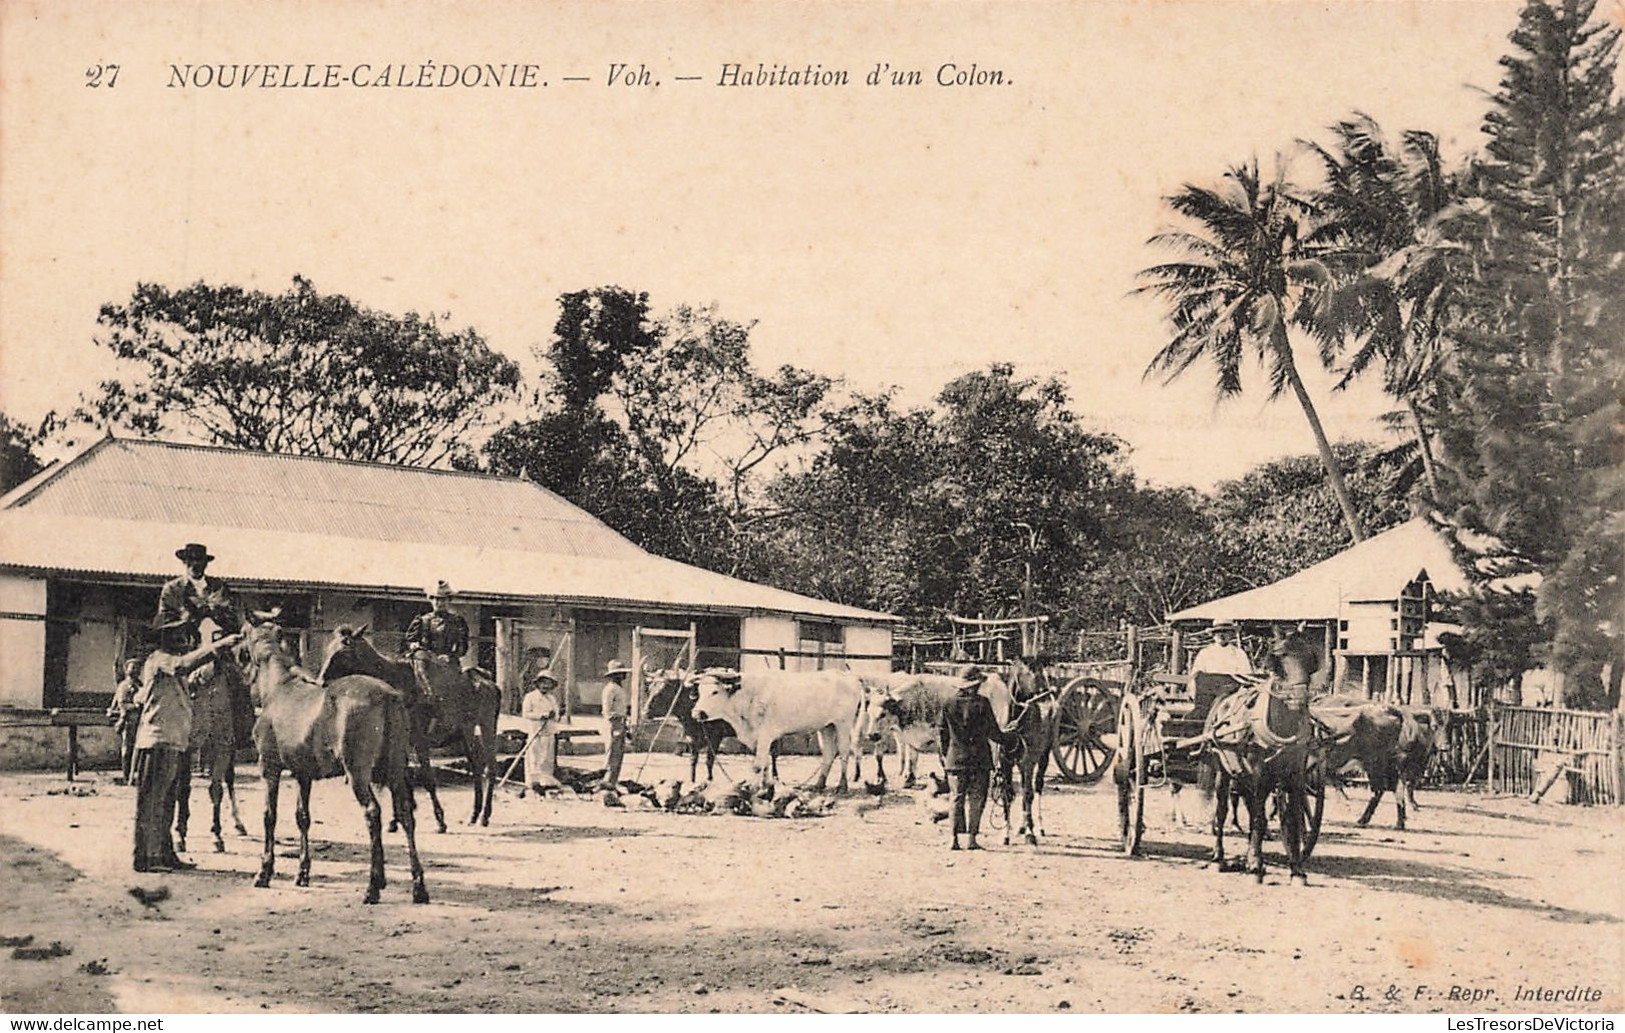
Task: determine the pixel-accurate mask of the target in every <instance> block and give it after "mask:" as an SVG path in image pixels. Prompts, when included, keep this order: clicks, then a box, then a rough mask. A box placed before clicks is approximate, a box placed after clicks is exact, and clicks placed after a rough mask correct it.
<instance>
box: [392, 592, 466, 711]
mask: <svg viewBox="0 0 1625 1033" xmlns="http://www.w3.org/2000/svg"><path fill="white" fill-rule="evenodd" d="M452 594H453V593H452V590H451V585H449V584H447V583H446V582H444V581H436V582H435V583H434V584H433V585H431V586H429V589H428V592H427V595H428V597H429V605H430V606H431V607H432V609H431V610H430V611H429V612H428V613H420V614H418V615H417V616H416V617H413V618H412V623H411V624H409V625H407V628H406V654H407V656H408V657H410V658H411V661H412V673H413V674H414V675H416V681H417V689H418V698H416V699H409V700H407V701H406V705H407V706H408V707H417V706H429V707H434V706H435V697H436V692H435V682H436V681H439V682H441V684H443V685H444V684H447V683H448V682H450V681H452V679H455V680H456V682H457V683H460V684H462V685H463V686H465V687H466V686H467V679H466V678H465V677H464V676H463V673H462V659H463V655H464V654H465V653H467V652H468V622H467V621H465V620H464V619H463V618H462V616H461V615H460V614H456V613H453V612H452V611H451V609H450V602H451V598H452Z"/></svg>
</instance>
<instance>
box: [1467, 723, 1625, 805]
mask: <svg viewBox="0 0 1625 1033" xmlns="http://www.w3.org/2000/svg"><path fill="white" fill-rule="evenodd" d="M1493 721H1494V724H1493V731H1492V732H1491V739H1490V768H1491V772H1492V774H1491V780H1492V787H1493V788H1494V789H1495V790H1496V791H1497V792H1503V793H1516V794H1519V795H1524V794H1533V793H1536V792H1540V791H1543V790H1544V791H1546V792H1553V791H1556V792H1557V794H1558V799H1559V800H1564V801H1567V802H1570V803H1583V804H1617V803H1620V802H1621V795H1620V788H1621V781H1622V775H1621V770H1620V769H1621V738H1622V736H1621V729H1620V722H1621V716H1620V715H1619V714H1615V713H1596V712H1592V711H1585V710H1557V709H1553V708H1549V707H1497V708H1496V709H1495V711H1494V718H1493ZM1565 782H1566V783H1567V786H1568V791H1567V792H1566V793H1565V792H1563V791H1562V789H1563V784H1564V783H1565Z"/></svg>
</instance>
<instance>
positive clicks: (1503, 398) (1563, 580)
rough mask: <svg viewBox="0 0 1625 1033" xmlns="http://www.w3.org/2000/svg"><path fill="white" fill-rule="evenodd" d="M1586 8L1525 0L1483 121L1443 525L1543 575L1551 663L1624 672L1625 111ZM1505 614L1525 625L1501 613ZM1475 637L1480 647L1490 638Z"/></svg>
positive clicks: (1616, 34) (1614, 46)
mask: <svg viewBox="0 0 1625 1033" xmlns="http://www.w3.org/2000/svg"><path fill="white" fill-rule="evenodd" d="M1595 7H1596V4H1595V0H1556V2H1552V3H1546V2H1541V0H1530V2H1529V3H1528V4H1526V5H1525V7H1524V9H1523V12H1522V14H1521V16H1520V18H1519V22H1518V27H1517V29H1516V30H1515V31H1514V33H1513V35H1512V45H1513V48H1514V49H1513V53H1512V54H1510V55H1509V56H1507V57H1505V58H1503V59H1502V62H1501V64H1502V67H1503V69H1504V73H1503V76H1502V80H1501V85H1500V89H1499V90H1498V91H1497V92H1496V93H1495V95H1494V96H1493V98H1491V108H1490V112H1489V114H1488V115H1487V116H1486V118H1485V126H1484V128H1485V131H1486V133H1487V134H1488V135H1489V137H1490V143H1489V145H1488V148H1487V153H1486V154H1485V156H1484V159H1483V162H1482V163H1481V169H1480V179H1481V187H1480V190H1481V192H1482V196H1483V198H1484V200H1485V201H1486V202H1487V208H1488V215H1487V219H1486V221H1485V223H1484V225H1483V226H1482V227H1481V229H1480V232H1479V233H1478V234H1477V235H1476V239H1475V240H1474V241H1473V242H1472V243H1473V246H1474V250H1473V257H1474V260H1475V264H1476V267H1477V269H1478V275H1477V276H1476V277H1475V279H1474V283H1473V292H1474V293H1473V297H1472V298H1471V301H1472V306H1471V316H1470V325H1469V327H1468V328H1467V331H1466V333H1465V335H1464V336H1465V340H1464V342H1463V346H1462V347H1461V349H1460V350H1459V356H1458V364H1459V367H1460V378H1461V385H1460V390H1459V393H1458V394H1457V395H1456V396H1455V397H1454V398H1453V399H1451V404H1450V405H1449V407H1448V409H1447V411H1446V412H1445V413H1444V414H1443V415H1444V419H1443V421H1442V433H1441V434H1440V443H1441V449H1440V459H1441V464H1440V465H1441V467H1442V471H1441V472H1442V473H1443V475H1444V480H1445V481H1446V485H1445V490H1446V494H1447V496H1448V498H1449V500H1450V502H1451V503H1452V505H1451V510H1450V514H1449V515H1450V516H1451V518H1452V519H1453V520H1454V521H1455V522H1456V523H1458V524H1459V525H1461V526H1464V527H1467V528H1470V529H1472V530H1476V531H1481V532H1487V533H1488V534H1490V535H1493V536H1494V537H1495V539H1497V540H1498V541H1499V543H1500V544H1501V546H1502V547H1503V549H1504V552H1503V555H1502V556H1501V557H1500V559H1501V561H1502V562H1501V564H1500V566H1499V568H1498V570H1499V571H1502V572H1506V571H1512V572H1517V571H1532V572H1536V573H1538V574H1539V575H1540V576H1541V583H1540V587H1539V590H1538V593H1537V596H1536V616H1537V617H1538V618H1539V619H1540V621H1541V622H1542V624H1544V625H1545V626H1546V627H1547V630H1548V633H1549V634H1550V635H1551V644H1550V650H1549V659H1550V661H1551V662H1552V663H1553V664H1554V665H1555V666H1556V667H1558V668H1559V669H1563V670H1566V671H1568V672H1570V673H1571V674H1575V675H1582V676H1584V677H1582V678H1581V679H1580V684H1581V685H1583V686H1586V688H1585V689H1584V690H1582V691H1584V692H1587V693H1589V692H1592V691H1595V692H1597V693H1598V694H1599V695H1600V694H1601V683H1600V682H1598V681H1597V680H1596V679H1595V677H1594V675H1595V674H1597V673H1599V672H1600V671H1601V669H1602V668H1603V666H1604V665H1610V666H1611V668H1612V671H1613V679H1612V680H1613V684H1612V686H1611V695H1612V696H1613V698H1614V699H1616V700H1617V698H1618V692H1619V687H1618V683H1619V672H1620V670H1621V667H1622V666H1625V639H1622V635H1621V626H1620V622H1621V613H1620V606H1621V580H1620V575H1621V568H1622V567H1625V552H1622V540H1625V472H1622V460H1625V427H1622V423H1621V420H1620V399H1621V397H1622V396H1625V347H1622V345H1621V342H1622V341H1625V112H1622V109H1621V106H1620V103H1619V101H1618V99H1617V98H1616V96H1615V82H1616V73H1617V68H1618V58H1619V51H1620V30H1619V29H1618V28H1616V27H1613V26H1611V25H1609V24H1608V23H1607V21H1606V19H1602V18H1596V19H1594V18H1593V12H1594V9H1595ZM1507 619H1509V620H1512V619H1517V620H1522V619H1523V618H1522V617H1520V616H1518V615H1516V614H1514V615H1513V616H1512V617H1509V618H1507ZM1481 630H1484V631H1488V632H1490V634H1487V635H1485V636H1484V638H1485V639H1486V640H1490V641H1493V639H1494V637H1495V636H1494V634H1493V630H1494V629H1493V628H1490V629H1481Z"/></svg>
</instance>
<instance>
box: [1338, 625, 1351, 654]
mask: <svg viewBox="0 0 1625 1033" xmlns="http://www.w3.org/2000/svg"><path fill="white" fill-rule="evenodd" d="M1344 623H1347V621H1345V622H1344ZM1348 647H1349V640H1348V639H1346V638H1340V639H1338V640H1337V648H1338V649H1347V648H1348Z"/></svg>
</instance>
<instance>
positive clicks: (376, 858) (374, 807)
mask: <svg viewBox="0 0 1625 1033" xmlns="http://www.w3.org/2000/svg"><path fill="white" fill-rule="evenodd" d="M367 774H368V773H366V772H360V771H355V772H351V773H350V791H351V792H353V793H355V799H356V802H357V803H359V804H360V805H361V813H362V814H364V815H366V818H367V840H368V845H369V846H370V847H371V853H370V859H371V861H370V865H369V868H368V873H367V894H366V896H364V897H362V898H361V903H363V904H376V903H378V894H379V892H380V891H382V890H383V888H384V828H383V826H384V816H383V808H381V807H379V806H378V794H377V793H374V792H373V791H372V781H371V780H370V779H369V778H368V777H367ZM394 810H395V812H396V820H397V821H399V820H400V814H399V812H400V805H399V803H398V802H396V806H395V808H394ZM407 820H408V821H410V820H411V818H410V817H408V818H407ZM407 835H408V836H410V835H411V833H408V834H407ZM300 865H301V868H303V866H304V862H303V860H301V862H300ZM299 877H300V878H301V879H304V878H305V872H304V871H303V870H301V872H300V876H299ZM306 881H307V882H308V880H306ZM299 885H301V886H303V885H306V882H301V883H300V884H299Z"/></svg>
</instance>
